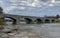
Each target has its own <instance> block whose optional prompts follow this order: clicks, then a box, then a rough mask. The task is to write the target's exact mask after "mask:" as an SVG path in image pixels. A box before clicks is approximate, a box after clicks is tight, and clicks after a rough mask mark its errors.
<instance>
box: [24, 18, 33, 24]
mask: <svg viewBox="0 0 60 38" xmlns="http://www.w3.org/2000/svg"><path fill="white" fill-rule="evenodd" d="M24 20H25V22H26V23H27V24H30V23H32V19H30V18H24Z"/></svg>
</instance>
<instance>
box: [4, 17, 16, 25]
mask: <svg viewBox="0 0 60 38" xmlns="http://www.w3.org/2000/svg"><path fill="white" fill-rule="evenodd" d="M4 18H10V19H12V20H13V23H12V24H16V19H15V18H13V17H4Z"/></svg>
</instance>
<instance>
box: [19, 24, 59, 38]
mask: <svg viewBox="0 0 60 38" xmlns="http://www.w3.org/2000/svg"><path fill="white" fill-rule="evenodd" d="M19 29H22V30H28V31H33V32H35V33H37V34H38V35H41V36H44V37H45V38H60V24H59V23H58V24H57V23H51V24H19Z"/></svg>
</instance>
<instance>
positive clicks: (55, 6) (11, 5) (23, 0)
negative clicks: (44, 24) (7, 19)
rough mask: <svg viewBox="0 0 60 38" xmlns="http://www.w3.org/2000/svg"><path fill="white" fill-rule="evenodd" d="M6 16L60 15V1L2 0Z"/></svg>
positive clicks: (1, 4) (0, 4)
mask: <svg viewBox="0 0 60 38" xmlns="http://www.w3.org/2000/svg"><path fill="white" fill-rule="evenodd" d="M0 7H2V8H3V10H4V13H5V14H14V15H23V16H36V17H42V16H55V15H57V14H58V15H60V0H0Z"/></svg>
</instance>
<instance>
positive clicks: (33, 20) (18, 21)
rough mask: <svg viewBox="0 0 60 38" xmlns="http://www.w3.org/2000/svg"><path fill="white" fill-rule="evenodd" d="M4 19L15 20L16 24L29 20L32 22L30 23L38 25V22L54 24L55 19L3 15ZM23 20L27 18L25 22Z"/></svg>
mask: <svg viewBox="0 0 60 38" xmlns="http://www.w3.org/2000/svg"><path fill="white" fill-rule="evenodd" d="M4 17H6V18H13V19H15V20H16V23H17V24H20V22H26V20H28V19H30V21H31V20H32V21H31V22H32V23H38V22H40V23H41V22H42V23H45V22H47V23H52V22H55V18H51V19H50V18H45V17H33V16H21V15H12V14H4ZM25 18H27V19H26V20H25ZM36 20H37V21H36Z"/></svg>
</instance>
